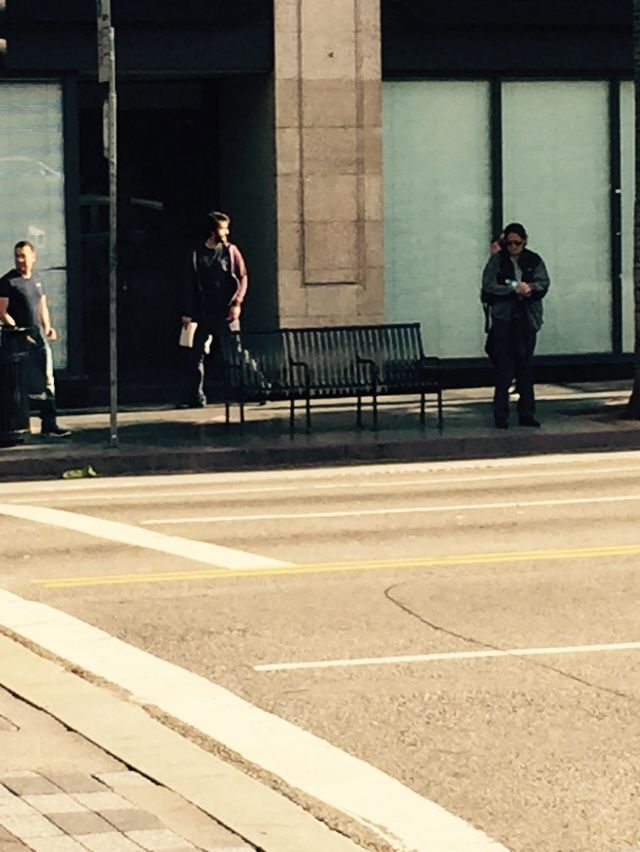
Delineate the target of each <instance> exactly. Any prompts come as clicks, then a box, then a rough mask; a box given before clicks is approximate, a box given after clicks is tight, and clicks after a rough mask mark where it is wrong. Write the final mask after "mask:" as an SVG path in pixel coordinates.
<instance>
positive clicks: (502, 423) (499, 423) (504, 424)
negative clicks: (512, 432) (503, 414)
mask: <svg viewBox="0 0 640 852" xmlns="http://www.w3.org/2000/svg"><path fill="white" fill-rule="evenodd" d="M508 428H509V424H508V423H507V421H506V420H496V429H508Z"/></svg>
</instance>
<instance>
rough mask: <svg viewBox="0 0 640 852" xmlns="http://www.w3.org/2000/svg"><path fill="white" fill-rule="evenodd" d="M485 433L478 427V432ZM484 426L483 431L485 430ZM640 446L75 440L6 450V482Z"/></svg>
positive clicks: (2, 464)
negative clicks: (77, 471) (86, 472)
mask: <svg viewBox="0 0 640 852" xmlns="http://www.w3.org/2000/svg"><path fill="white" fill-rule="evenodd" d="M479 431H480V430H479ZM483 431H484V430H483ZM637 449H640V428H617V429H600V430H584V431H570V432H567V431H563V432H545V431H540V432H538V431H536V432H535V433H533V434H532V433H530V432H526V433H524V432H523V430H519V431H516V430H513V431H512V432H510V433H507V434H505V435H504V436H503V435H501V436H500V437H499V439H498V438H496V436H495V435H494V434H492V433H487V434H481V435H469V434H466V435H451V436H448V435H446V433H445V434H443V435H437V436H434V435H433V433H425V434H424V435H422V433H419V434H418V435H416V436H415V437H412V438H408V439H403V438H400V439H395V440H394V439H389V438H385V436H384V435H380V436H379V437H378V439H377V440H375V439H372V440H367V441H349V440H348V438H346V437H342V436H341V437H340V438H339V439H337V440H336V441H335V442H333V443H329V442H327V441H326V438H324V439H322V442H318V443H315V444H313V443H309V442H306V441H305V442H304V443H301V444H298V445H297V446H296V444H295V441H293V442H290V443H284V442H282V443H280V442H277V443H275V444H270V445H269V444H265V445H263V446H245V447H231V448H229V447H207V446H187V447H157V446H144V447H140V448H137V447H135V446H133V447H131V446H129V447H127V446H124V447H122V448H117V449H114V448H110V447H101V446H99V445H95V444H91V445H85V446H82V445H79V444H74V445H70V446H68V447H64V448H63V447H56V448H55V450H54V449H50V448H48V447H47V448H46V451H45V452H42V453H38V450H39V447H33V451H32V452H30V454H26V453H25V451H24V450H22V449H19V450H11V451H8V452H7V454H6V455H2V454H0V480H4V481H9V480H29V479H58V478H60V477H61V476H62V473H63V472H64V471H65V470H68V469H70V468H78V467H84V466H86V465H89V464H91V465H93V466H94V467H95V468H96V470H97V471H98V472H99V474H100V475H101V476H123V475H135V474H140V475H142V474H154V473H198V472H223V471H224V472H232V471H235V470H257V469H286V468H292V467H301V466H321V465H328V464H351V463H352V464H358V463H366V462H406V461H416V462H418V461H422V462H424V461H435V460H451V459H464V460H468V459H474V458H505V457H511V456H513V457H515V456H527V455H536V454H541V455H542V454H550V453H569V452H585V451H603V450H637Z"/></svg>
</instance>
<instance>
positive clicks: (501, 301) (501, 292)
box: [481, 249, 551, 331]
mask: <svg viewBox="0 0 640 852" xmlns="http://www.w3.org/2000/svg"><path fill="white" fill-rule="evenodd" d="M519 265H520V269H521V270H522V280H523V281H524V282H525V283H526V284H529V286H530V287H531V289H532V291H533V292H532V293H531V296H528V297H527V296H519V295H518V294H517V293H515V292H514V291H513V288H512V286H511V281H513V280H514V279H515V270H514V268H513V262H512V260H511V256H510V254H509V252H508V251H506V250H505V249H503V250H502V251H499V252H496V254H493V255H492V256H491V257H490V258H489V261H488V263H487V265H486V266H485V268H484V271H483V273H482V291H481V300H482V302H483V303H484V304H485V305H489V306H490V308H489V310H490V314H491V319H492V320H503V321H507V322H510V321H511V319H512V317H513V316H514V307H516V308H517V307H523V308H524V311H525V314H526V316H527V319H528V320H529V322H530V323H531V325H532V327H533V328H534V329H535V330H536V331H538V330H539V329H540V328H541V327H542V314H543V312H542V299H544V297H545V296H546V294H547V291H548V289H549V285H550V283H551V282H550V280H549V273H548V272H547V267H546V266H545V263H544V260H543V259H542V258H541V257H540V255H539V254H536V252H534V251H530V250H529V249H525V250H524V251H523V252H522V254H521V255H520V259H519Z"/></svg>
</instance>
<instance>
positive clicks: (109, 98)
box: [97, 0, 118, 447]
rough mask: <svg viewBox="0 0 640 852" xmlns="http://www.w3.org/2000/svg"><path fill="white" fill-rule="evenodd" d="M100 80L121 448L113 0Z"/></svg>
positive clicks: (113, 404)
mask: <svg viewBox="0 0 640 852" xmlns="http://www.w3.org/2000/svg"><path fill="white" fill-rule="evenodd" d="M97 3H98V7H97V14H98V81H99V82H100V83H107V84H108V88H107V95H106V97H105V100H104V103H103V108H102V135H103V147H104V155H105V157H106V158H107V160H108V161H109V411H110V417H109V425H110V436H111V437H110V443H111V445H112V446H114V447H117V446H118V310H117V309H118V286H117V281H118V243H117V227H118V217H117V204H118V150H117V96H116V48H115V30H114V28H113V26H112V25H111V0H97Z"/></svg>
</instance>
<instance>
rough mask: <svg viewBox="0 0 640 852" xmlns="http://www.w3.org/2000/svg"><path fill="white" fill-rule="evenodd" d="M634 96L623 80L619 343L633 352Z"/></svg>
mask: <svg viewBox="0 0 640 852" xmlns="http://www.w3.org/2000/svg"><path fill="white" fill-rule="evenodd" d="M634 109H635V99H634V95H633V83H623V84H622V86H621V90H620V124H621V147H622V151H621V154H622V163H621V177H622V346H623V349H624V351H625V352H633V347H634V341H635V332H634V318H633V308H634V305H633V201H634V197H635V124H636V123H635V113H634Z"/></svg>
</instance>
